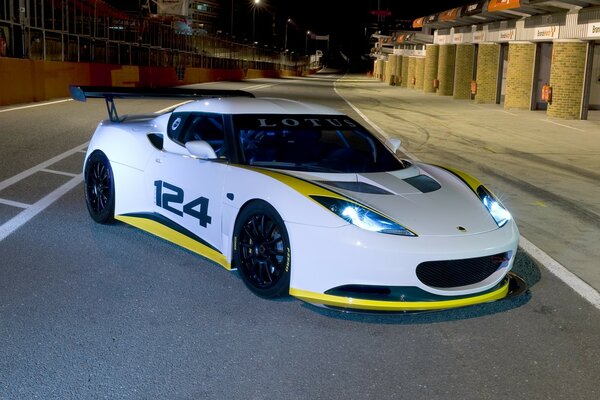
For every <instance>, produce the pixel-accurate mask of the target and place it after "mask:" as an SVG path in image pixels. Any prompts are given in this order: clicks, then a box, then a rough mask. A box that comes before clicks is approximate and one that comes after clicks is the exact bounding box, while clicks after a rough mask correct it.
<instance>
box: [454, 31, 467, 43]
mask: <svg viewBox="0 0 600 400" xmlns="http://www.w3.org/2000/svg"><path fill="white" fill-rule="evenodd" d="M464 41H465V35H464V34H463V33H455V34H454V35H453V36H452V43H464Z"/></svg>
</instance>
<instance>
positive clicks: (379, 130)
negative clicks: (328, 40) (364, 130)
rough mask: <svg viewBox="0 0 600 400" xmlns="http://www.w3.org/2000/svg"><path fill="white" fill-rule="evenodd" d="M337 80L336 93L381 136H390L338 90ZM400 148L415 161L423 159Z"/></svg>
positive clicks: (334, 87) (334, 88) (334, 85)
mask: <svg viewBox="0 0 600 400" xmlns="http://www.w3.org/2000/svg"><path fill="white" fill-rule="evenodd" d="M336 83H337V81H336V82H333V90H334V91H335V93H336V94H337V95H338V96H340V97H341V98H342V100H344V101H345V102H346V104H348V105H349V106H350V107H352V109H353V110H354V111H355V112H356V113H357V114H358V115H360V117H361V118H362V119H364V120H365V121H366V122H367V123H368V124H369V125H371V127H372V128H373V129H374V130H375V131H377V133H379V134H380V135H381V136H383V137H384V138H389V137H390V136H389V135H388V134H387V133H385V131H384V130H383V129H381V128H380V127H379V126H377V125H376V124H375V123H374V122H373V121H371V120H370V119H369V118H368V117H367V116H366V115H365V114H363V112H362V111H360V110H359V109H358V108H356V107H355V106H354V104H352V103H350V101H348V99H346V98H345V97H344V96H342V94H341V93H340V92H339V91H338V90H337V87H336ZM399 150H400V151H401V152H403V153H404V154H406V155H407V156H408V157H409V158H411V159H413V160H415V161H419V162H420V161H421V160H419V158H418V157H417V156H415V155H414V154H411V153H409V152H408V151H407V150H406V149H405V148H404V147H402V146H400V147H399Z"/></svg>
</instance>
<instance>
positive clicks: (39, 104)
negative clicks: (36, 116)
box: [0, 99, 73, 113]
mask: <svg viewBox="0 0 600 400" xmlns="http://www.w3.org/2000/svg"><path fill="white" fill-rule="evenodd" d="M66 101H73V99H64V100H56V101H48V102H45V103H38V104H30V105H28V106H21V107H13V108H7V109H5V110H0V113H4V112H9V111H18V110H24V109H26V108H33V107H42V106H49V105H52V104H58V103H64V102H66Z"/></svg>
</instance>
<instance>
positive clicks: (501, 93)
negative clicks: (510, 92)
mask: <svg viewBox="0 0 600 400" xmlns="http://www.w3.org/2000/svg"><path fill="white" fill-rule="evenodd" d="M507 70H508V43H503V44H501V45H500V64H499V65H498V87H497V89H496V104H504V97H505V96H506V71H507Z"/></svg>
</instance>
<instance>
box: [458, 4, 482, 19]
mask: <svg viewBox="0 0 600 400" xmlns="http://www.w3.org/2000/svg"><path fill="white" fill-rule="evenodd" d="M484 3H485V2H483V1H480V2H478V3H471V4H467V5H466V6H462V10H461V12H460V15H462V16H465V17H470V16H472V15H477V14H481V12H482V11H483V4H484Z"/></svg>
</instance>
